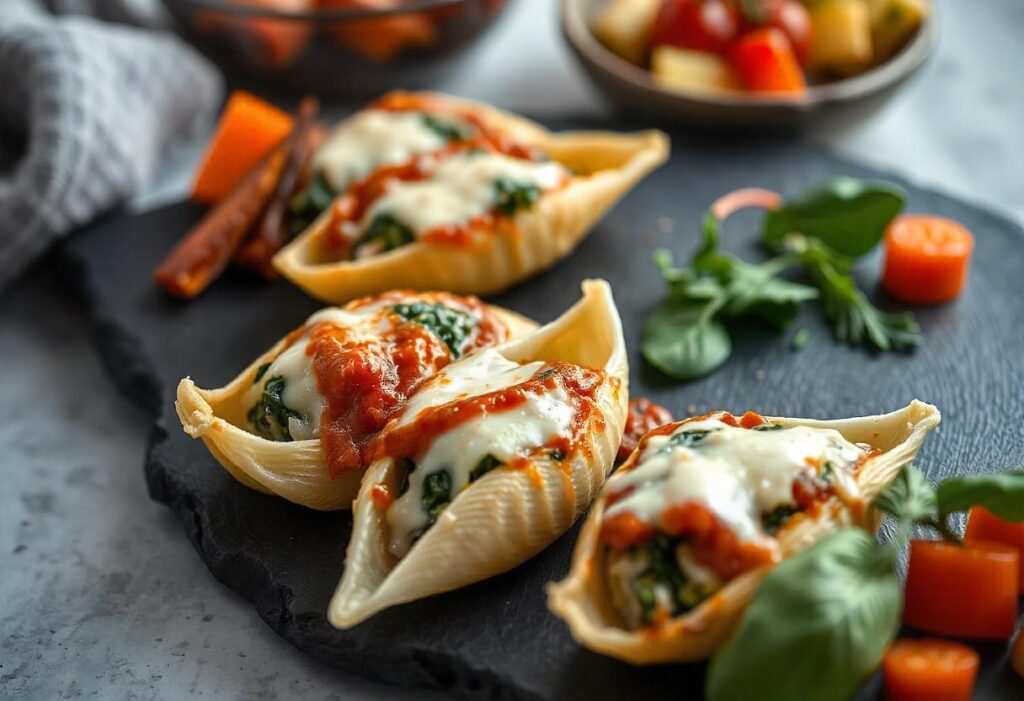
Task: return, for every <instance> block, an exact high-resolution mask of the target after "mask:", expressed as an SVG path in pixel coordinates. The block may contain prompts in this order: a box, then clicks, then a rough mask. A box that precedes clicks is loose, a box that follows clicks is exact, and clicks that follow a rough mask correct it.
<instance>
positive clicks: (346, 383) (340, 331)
mask: <svg viewBox="0 0 1024 701" xmlns="http://www.w3.org/2000/svg"><path fill="white" fill-rule="evenodd" d="M406 299H418V300H425V301H437V302H443V301H445V300H447V301H449V302H452V301H454V300H457V301H458V303H457V304H454V305H453V306H456V307H462V308H465V309H467V310H468V311H470V312H471V313H473V314H474V315H475V316H476V317H477V319H478V320H479V321H478V323H477V328H476V332H475V333H474V335H473V336H472V338H471V339H470V340H469V342H468V347H471V348H478V347H483V346H488V345H494V344H496V343H498V342H501V341H504V340H505V339H506V337H507V329H506V327H505V325H504V324H503V323H502V322H501V321H500V320H499V319H498V318H497V317H496V316H495V315H494V314H493V313H491V312H490V311H489V310H488V309H487V308H486V307H484V305H483V303H481V302H480V301H479V300H475V299H471V298H460V297H455V296H454V295H445V294H441V293H439V294H434V295H423V294H420V295H416V296H415V297H410V296H409V295H408V293H402V292H392V293H388V294H386V295H381V296H378V297H370V298H366V299H363V300H359V301H357V302H354V303H352V304H350V305H349V306H348V308H349V309H358V308H360V307H362V306H365V305H367V304H370V303H375V302H379V301H384V302H399V301H402V300H406ZM306 352H307V353H308V354H309V355H310V356H311V357H312V362H313V371H314V373H315V376H316V382H317V389H319V391H320V393H321V394H322V395H323V396H324V398H325V400H326V402H325V407H324V412H323V414H322V415H321V418H320V441H321V446H322V447H323V450H324V455H325V458H326V461H327V469H328V473H329V474H330V475H331V476H332V477H337V476H338V475H339V474H341V473H342V472H346V471H350V470H359V469H362V468H363V467H365V466H366V465H367V464H368V462H369V461H368V457H369V453H368V449H367V446H368V443H369V441H370V439H371V438H372V437H373V436H374V435H375V434H377V433H378V432H379V431H380V430H381V429H383V428H384V426H385V424H387V422H388V421H389V420H390V419H391V417H393V416H394V415H395V414H397V413H398V412H399V411H400V410H401V409H402V408H403V407H404V406H405V404H406V402H407V401H408V399H409V396H410V395H411V394H412V393H413V392H415V391H416V390H417V389H418V388H419V386H420V385H421V384H423V382H425V381H426V380H427V379H429V378H430V377H432V376H433V375H435V374H436V373H437V372H438V371H439V370H440V369H441V368H443V367H444V366H446V365H447V364H448V363H450V362H451V361H452V354H451V352H450V350H449V349H448V347H447V346H446V345H445V344H444V342H443V341H441V340H440V339H439V338H437V337H436V336H434V334H432V333H431V332H430V331H428V330H427V329H426V328H424V327H423V326H420V325H419V324H416V323H412V322H407V321H404V320H401V321H399V322H398V323H397V324H396V325H394V326H393V327H392V328H390V329H389V330H387V331H385V332H383V333H382V334H380V335H378V336H376V337H373V338H369V339H367V338H356V337H354V336H353V334H352V331H351V329H350V328H348V327H346V326H340V325H337V324H334V323H331V322H329V321H328V322H323V323H320V324H317V325H315V326H314V327H313V328H312V329H310V331H309V345H308V347H307V349H306Z"/></svg>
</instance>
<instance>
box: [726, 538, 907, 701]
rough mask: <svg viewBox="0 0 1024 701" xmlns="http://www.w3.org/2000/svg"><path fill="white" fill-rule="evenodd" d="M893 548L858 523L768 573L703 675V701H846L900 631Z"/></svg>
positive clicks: (899, 595)
mask: <svg viewBox="0 0 1024 701" xmlns="http://www.w3.org/2000/svg"><path fill="white" fill-rule="evenodd" d="M895 559H896V551H895V549H893V548H878V547H877V546H876V545H875V542H874V540H873V539H872V538H871V536H869V535H868V534H867V533H865V532H864V531H862V530H860V529H856V528H847V529H843V530H840V531H837V532H835V533H833V534H831V535H829V536H827V537H826V538H824V539H822V540H820V541H818V542H817V543H816V544H814V545H812V546H811V547H809V548H808V549H806V550H804V551H802V552H800V553H797V554H796V555H794V556H793V557H791V558H789V559H788V560H786V561H784V562H782V563H781V564H780V565H779V566H777V567H776V568H775V569H774V570H772V571H771V572H770V573H769V574H768V576H767V577H766V578H765V580H764V582H763V583H762V584H761V587H760V589H759V590H758V592H757V594H756V596H755V597H754V600H753V602H751V604H750V606H749V607H748V608H747V610H746V612H745V613H744V614H743V618H742V619H741V621H740V623H739V626H738V627H737V628H736V630H735V631H734V633H733V634H732V637H731V638H730V639H729V640H728V641H727V642H726V643H725V645H724V646H723V647H722V648H721V649H720V650H719V651H718V652H717V653H716V654H715V656H714V658H713V660H712V662H711V666H710V668H709V670H708V676H707V688H706V692H707V698H708V700H709V701H726V700H730V701H731V700H732V699H745V698H751V690H753V689H756V690H757V693H756V697H757V699H758V701H776V700H779V701H784V700H785V701H788V700H790V699H801V701H845V700H846V699H848V698H850V696H851V695H852V694H853V693H854V692H855V691H856V690H857V687H858V686H859V685H860V684H861V682H862V681H863V680H864V678H865V677H867V676H868V675H869V674H870V673H871V672H872V670H874V669H875V667H877V666H878V663H879V662H880V661H881V659H882V655H883V654H884V653H885V650H886V648H888V646H889V643H890V642H891V641H892V639H893V636H894V635H895V634H896V630H897V628H898V627H899V619H900V608H901V605H902V599H903V591H902V588H901V587H900V582H899V579H898V577H897V576H896V570H895Z"/></svg>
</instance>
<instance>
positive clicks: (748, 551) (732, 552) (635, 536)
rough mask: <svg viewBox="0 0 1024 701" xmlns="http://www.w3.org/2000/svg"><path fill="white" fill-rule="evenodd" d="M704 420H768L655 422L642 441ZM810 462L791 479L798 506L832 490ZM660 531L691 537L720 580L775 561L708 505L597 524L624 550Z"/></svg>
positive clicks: (746, 420)
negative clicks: (651, 520)
mask: <svg viewBox="0 0 1024 701" xmlns="http://www.w3.org/2000/svg"><path fill="white" fill-rule="evenodd" d="M703 419H718V420H719V421H721V422H722V423H724V424H726V425H728V426H735V427H741V428H746V429H753V428H756V427H758V426H761V425H763V424H766V423H768V422H767V421H766V420H765V419H764V417H763V416H761V415H760V414H757V413H755V412H752V411H748V412H746V413H745V414H743V415H742V416H740V417H738V418H737V417H736V416H734V415H732V414H730V413H729V412H719V411H716V412H710V413H707V414H702V415H700V416H694V417H692V418H690V419H687V420H686V421H682V422H677V423H672V424H668V425H665V426H659V427H658V428H655V429H653V430H651V431H650V432H649V433H647V435H646V436H644V440H643V441H641V443H644V442H646V439H647V438H649V437H650V436H655V435H668V434H671V433H672V432H673V431H675V430H676V429H677V428H679V426H680V425H682V424H685V423H689V422H691V421H700V420H703ZM812 467H813V466H811V465H808V469H807V470H806V471H801V472H800V473H798V474H797V476H796V477H795V478H794V480H793V486H792V490H793V498H794V500H795V501H796V503H797V505H798V506H799V508H800V509H801V510H808V509H813V508H816V507H818V506H820V504H821V503H823V502H824V501H825V500H826V499H828V498H829V497H830V496H831V495H832V494H833V493H834V490H833V488H832V486H831V485H830V484H829V483H828V482H826V481H824V480H822V479H820V478H819V477H817V475H816V473H815V472H814V471H813V470H812ZM628 494H629V492H628V491H624V492H618V493H611V494H609V495H608V497H606V502H605V504H606V506H610V505H612V504H614V503H615V502H616V501H618V500H620V499H622V498H624V497H625V496H627V495H628ZM659 532H661V533H666V534H668V535H672V536H682V537H686V538H688V539H689V544H690V547H691V549H692V553H693V557H694V559H695V560H696V561H697V563H698V564H700V565H703V566H704V567H707V568H709V569H711V570H712V571H713V572H714V573H715V574H717V575H718V576H719V577H721V578H722V579H724V580H727V581H728V580H730V579H734V578H735V577H738V576H739V575H741V574H743V573H744V572H747V571H750V570H752V569H754V568H757V567H760V566H761V565H765V564H768V563H770V562H772V561H773V559H774V557H775V551H774V549H773V548H771V547H769V546H767V545H765V544H763V543H751V542H744V541H741V540H739V538H737V537H736V534H735V533H733V531H732V529H730V528H729V527H728V526H726V525H725V524H723V523H722V522H721V521H720V520H719V518H718V517H717V516H716V515H715V513H714V512H713V511H712V510H711V509H710V508H708V507H707V506H706V505H704V504H701V503H699V502H694V501H689V502H684V503H681V504H675V505H673V506H670V507H668V508H667V509H665V511H664V512H663V513H662V514H661V518H660V519H659V522H658V523H648V522H646V521H644V520H643V519H641V518H639V517H638V516H636V515H635V514H632V513H628V512H624V513H620V514H616V515H614V516H611V517H608V518H605V519H604V522H603V523H602V524H601V540H602V542H604V543H605V544H606V545H607V546H608V547H610V548H612V549H615V550H625V549H628V548H632V547H635V546H637V545H641V544H643V543H646V542H647V541H649V540H651V539H653V538H654V537H655V536H656V535H657V534H658V533H659Z"/></svg>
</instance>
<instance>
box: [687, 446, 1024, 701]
mask: <svg viewBox="0 0 1024 701" xmlns="http://www.w3.org/2000/svg"><path fill="white" fill-rule="evenodd" d="M873 506H874V507H875V508H877V509H878V510H879V511H881V512H883V513H885V514H887V515H889V516H891V517H893V518H894V519H895V520H896V523H897V529H896V535H895V537H894V538H893V539H892V540H891V541H889V542H888V543H885V544H881V545H880V544H877V543H876V542H875V541H874V539H873V538H872V537H871V536H870V535H869V534H868V533H867V532H865V531H863V530H860V529H858V528H845V529H842V530H839V531H836V532H835V533H833V534H831V535H829V536H827V537H825V538H823V539H822V540H820V541H819V542H817V543H816V544H814V545H813V546H811V547H810V548H808V549H807V550H804V551H802V552H800V553H798V554H796V555H794V556H793V557H791V558H789V559H788V560H786V561H784V562H783V563H782V564H780V565H779V566H778V567H776V568H775V569H773V570H772V571H771V572H770V573H769V574H768V576H767V577H766V578H765V580H764V582H763V583H762V584H761V587H760V589H759V590H758V592H757V595H756V596H755V597H754V600H753V601H752V602H751V604H750V606H749V607H748V608H747V610H746V612H745V613H744V615H743V618H742V619H741V621H740V623H739V625H738V626H737V628H736V630H735V631H734V632H733V634H732V636H731V637H730V638H729V640H728V641H727V642H726V643H725V645H723V646H722V648H721V649H719V651H718V652H717V653H716V654H715V656H714V658H713V659H712V662H711V666H710V669H709V670H708V677H707V689H706V691H707V698H708V701H724V700H725V699H736V698H746V697H747V693H748V692H749V690H750V689H757V690H758V699H760V700H761V701H776V700H779V701H781V700H783V699H802V700H804V701H840V700H842V699H848V698H849V697H850V696H851V695H852V694H853V693H854V692H855V691H856V690H857V687H858V686H860V684H861V683H863V681H864V679H865V678H866V677H867V676H868V675H869V674H871V672H872V671H873V670H874V669H875V668H876V667H877V666H878V664H879V662H880V661H881V659H882V655H884V654H885V651H886V649H887V648H888V647H889V644H890V643H891V642H892V639H893V637H894V636H895V635H896V631H897V629H898V628H899V623H900V612H901V609H902V590H901V587H900V580H899V577H898V576H897V574H896V560H897V557H898V554H899V552H900V550H901V549H902V547H903V545H904V544H905V543H906V541H907V538H908V537H909V535H910V531H911V529H912V528H913V527H914V526H915V525H925V526H930V527H932V528H934V529H936V530H937V531H938V532H939V533H940V535H942V536H943V537H944V538H946V539H947V540H950V541H952V542H957V543H958V542H960V540H959V536H957V535H956V533H955V532H954V530H953V528H952V527H951V526H950V516H951V515H952V514H954V513H956V512H960V511H966V510H968V509H970V508H972V507H975V506H981V507H984V508H986V509H989V510H990V511H992V512H993V513H995V514H996V515H997V516H999V517H1000V518H1002V519H1005V520H1009V521H1024V471H1017V472H1004V473H995V474H985V475H969V476H964V477H955V478H952V479H948V480H945V481H944V482H942V483H941V484H939V486H938V487H937V488H933V487H932V486H931V485H930V484H929V483H928V481H927V480H926V479H925V477H924V475H923V474H921V472H919V471H918V470H917V469H915V468H913V467H910V466H908V467H906V468H904V469H903V470H902V471H901V472H900V474H899V475H898V476H897V478H896V479H895V480H894V481H893V483H892V484H891V485H889V487H887V488H886V489H885V490H884V491H883V492H882V493H881V494H879V495H878V497H877V498H876V499H875V501H874V504H873ZM779 670H785V674H780V672H779Z"/></svg>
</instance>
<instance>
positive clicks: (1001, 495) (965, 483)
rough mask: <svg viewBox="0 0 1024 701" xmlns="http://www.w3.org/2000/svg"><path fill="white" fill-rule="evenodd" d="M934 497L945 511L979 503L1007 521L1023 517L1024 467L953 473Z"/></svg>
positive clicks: (943, 512) (957, 509)
mask: <svg viewBox="0 0 1024 701" xmlns="http://www.w3.org/2000/svg"><path fill="white" fill-rule="evenodd" d="M935 501H936V505H937V507H938V509H939V512H940V513H942V514H948V513H952V512H954V511H967V510H968V509H970V508H971V507H974V506H980V507H982V508H984V509H987V510H988V511H991V512H992V513H993V514H995V515H996V516H997V517H999V518H1001V519H1003V520H1005V521H1024V471H1019V470H1018V471H1014V472H995V473H990V474H985V475H964V476H963V477H953V478H951V479H948V480H945V481H944V482H943V483H942V484H940V485H939V486H938V488H937V489H936V490H935Z"/></svg>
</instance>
